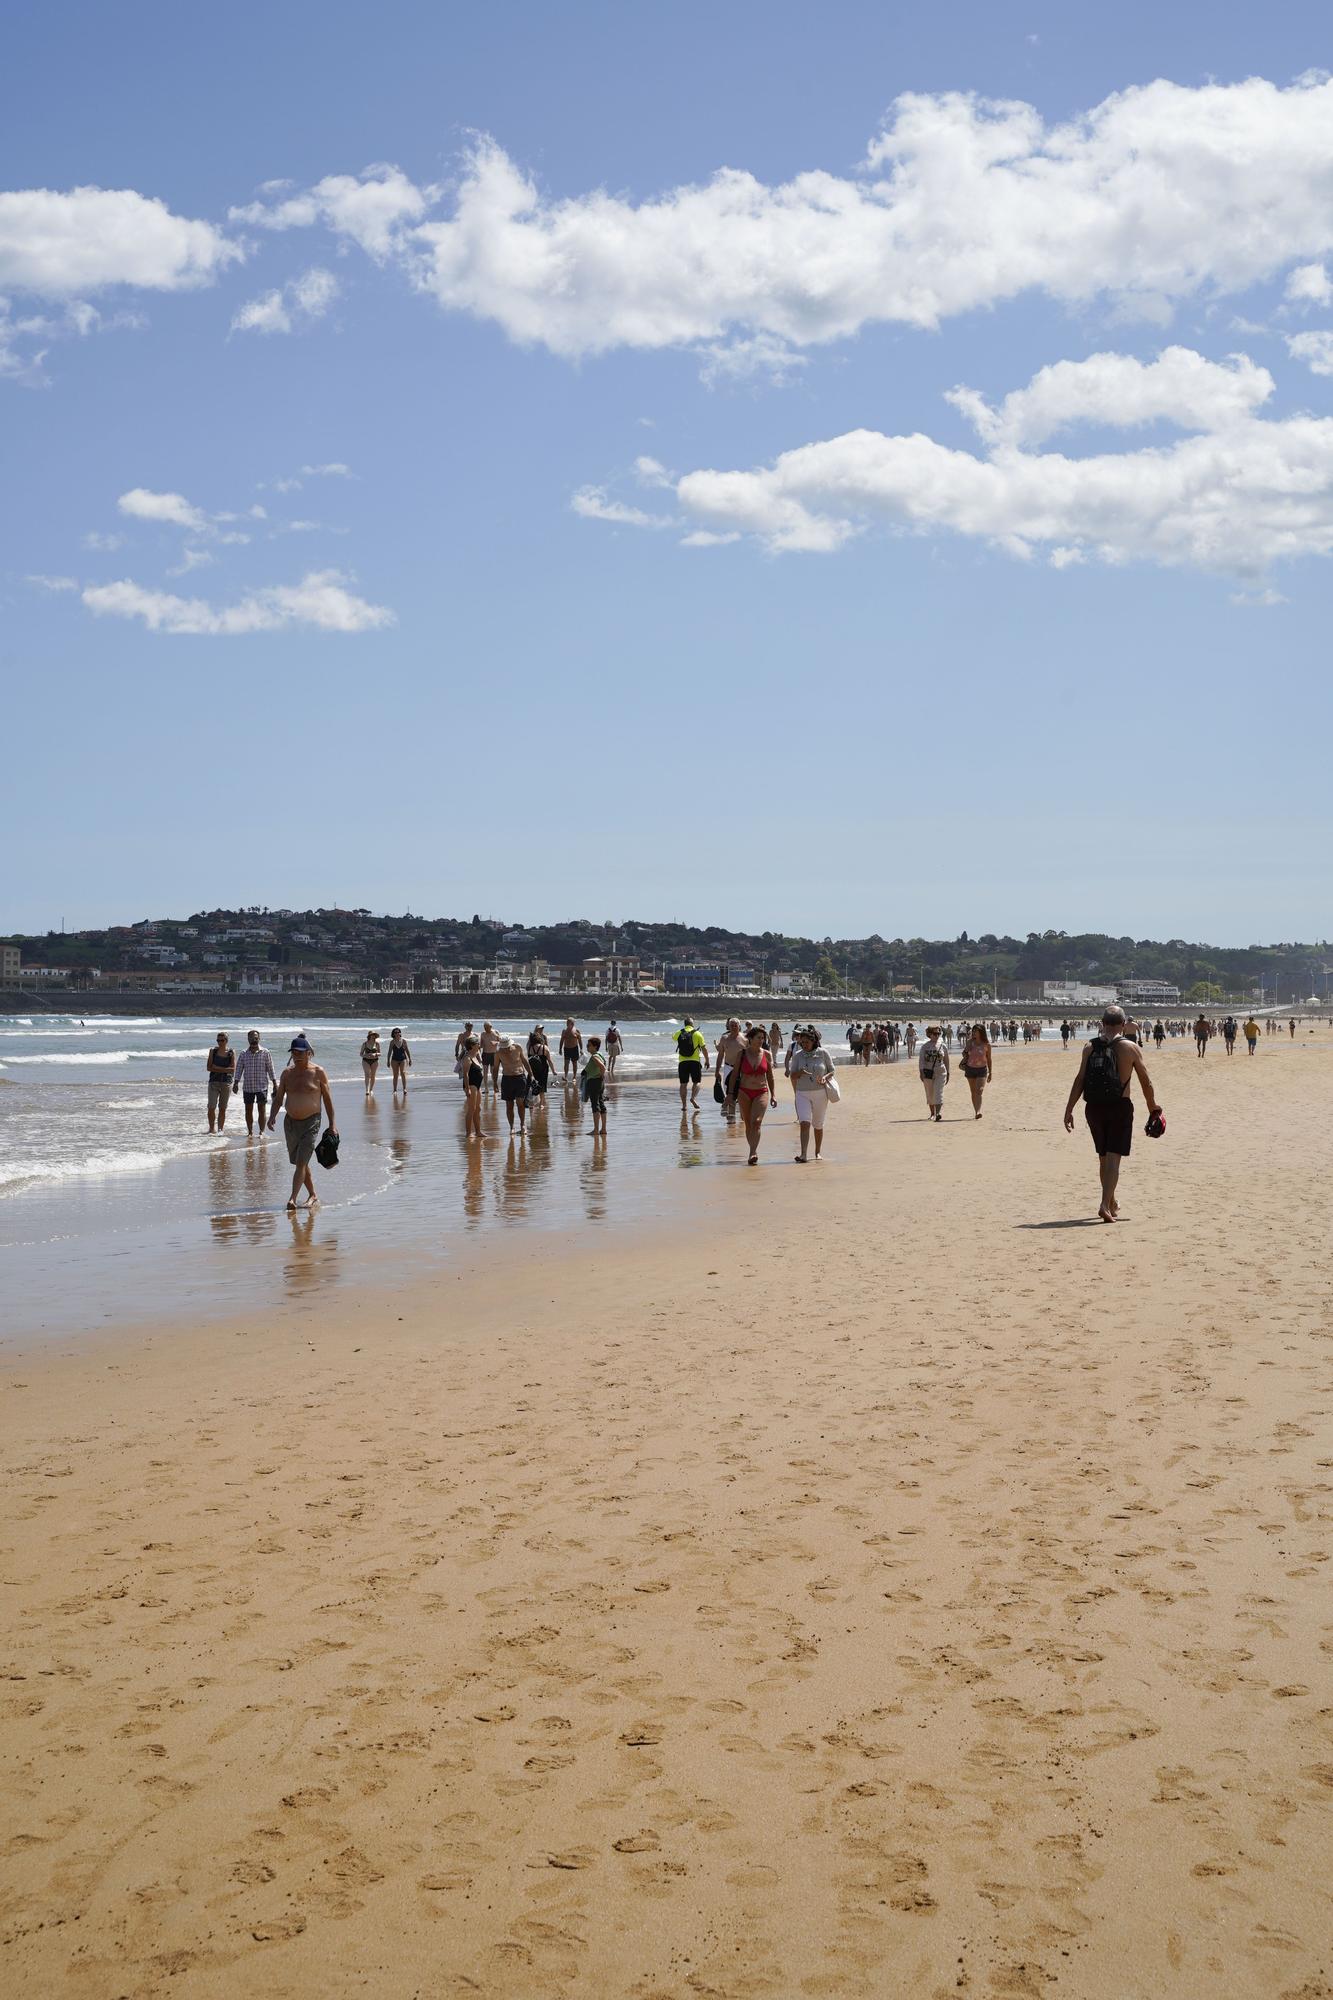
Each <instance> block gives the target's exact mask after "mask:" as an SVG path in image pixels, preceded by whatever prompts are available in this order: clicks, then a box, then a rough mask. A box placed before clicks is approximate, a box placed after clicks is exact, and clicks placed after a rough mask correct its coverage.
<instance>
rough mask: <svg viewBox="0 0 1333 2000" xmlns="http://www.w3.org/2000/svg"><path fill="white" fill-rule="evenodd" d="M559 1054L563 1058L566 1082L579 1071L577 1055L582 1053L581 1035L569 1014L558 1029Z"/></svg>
mask: <svg viewBox="0 0 1333 2000" xmlns="http://www.w3.org/2000/svg"><path fill="white" fill-rule="evenodd" d="M560 1054H561V1056H562V1058H563V1060H564V1065H565V1066H564V1072H563V1080H564V1082H566V1083H568V1082H569V1080H570V1078H571V1077H577V1075H578V1073H579V1057H580V1056H581V1055H582V1054H583V1037H582V1035H581V1034H580V1033H579V1031H578V1029H577V1028H576V1027H575V1026H574V1017H573V1015H572V1014H571V1015H570V1016H569V1018H568V1019H567V1020H566V1022H565V1025H564V1027H563V1028H562V1029H561V1030H560Z"/></svg>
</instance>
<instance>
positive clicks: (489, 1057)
mask: <svg viewBox="0 0 1333 2000" xmlns="http://www.w3.org/2000/svg"><path fill="white" fill-rule="evenodd" d="M481 1066H482V1068H483V1069H494V1068H495V1050H494V1049H489V1050H487V1049H483V1050H482V1052H481Z"/></svg>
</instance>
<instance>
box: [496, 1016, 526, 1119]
mask: <svg viewBox="0 0 1333 2000" xmlns="http://www.w3.org/2000/svg"><path fill="white" fill-rule="evenodd" d="M495 1068H496V1073H497V1075H498V1076H499V1079H500V1098H501V1101H502V1103H503V1104H504V1108H505V1117H506V1118H507V1119H508V1120H509V1130H510V1131H511V1132H512V1131H513V1129H514V1107H515V1106H516V1105H517V1107H518V1129H519V1131H520V1132H525V1131H526V1130H527V1119H528V1087H529V1085H530V1084H531V1083H533V1082H534V1078H533V1074H532V1065H531V1064H530V1063H529V1061H528V1059H527V1057H526V1056H525V1055H524V1053H523V1051H522V1049H521V1048H520V1047H519V1045H518V1043H517V1042H511V1041H510V1039H509V1037H508V1036H507V1035H506V1036H505V1037H504V1039H503V1040H502V1041H501V1042H500V1043H499V1045H498V1046H497V1048H496V1051H495Z"/></svg>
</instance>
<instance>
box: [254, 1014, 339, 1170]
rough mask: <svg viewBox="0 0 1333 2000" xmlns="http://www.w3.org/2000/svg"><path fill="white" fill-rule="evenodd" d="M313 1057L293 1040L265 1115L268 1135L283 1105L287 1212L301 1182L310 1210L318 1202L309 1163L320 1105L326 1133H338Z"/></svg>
mask: <svg viewBox="0 0 1333 2000" xmlns="http://www.w3.org/2000/svg"><path fill="white" fill-rule="evenodd" d="M314 1054H315V1051H314V1050H313V1049H312V1048H311V1046H310V1044H309V1042H308V1041H307V1040H306V1038H305V1036H304V1035H297V1036H296V1037H295V1038H294V1039H293V1042H292V1047H291V1058H292V1059H291V1061H290V1062H289V1063H288V1065H287V1067H286V1069H285V1070H284V1071H283V1072H282V1075H281V1076H280V1077H279V1078H278V1087H277V1089H276V1090H275V1091H274V1093H273V1109H272V1111H271V1113H270V1114H269V1121H268V1129H269V1131H270V1132H271V1131H272V1130H273V1128H274V1126H275V1125H276V1124H277V1122H278V1112H279V1110H280V1108H281V1106H282V1104H283V1103H284V1101H285V1102H286V1106H287V1115H286V1117H285V1118H284V1119H283V1122H282V1136H283V1138H284V1139H285V1140H286V1141H287V1158H288V1159H289V1160H290V1161H291V1163H292V1168H293V1173H292V1191H291V1195H290V1197H289V1199H288V1202H287V1206H288V1208H289V1209H293V1208H295V1207H296V1197H297V1195H298V1194H299V1193H300V1191H301V1184H302V1182H304V1183H305V1188H306V1193H307V1196H308V1205H309V1206H310V1207H311V1208H313V1207H314V1206H315V1204H316V1202H317V1201H318V1200H319V1196H318V1195H317V1194H316V1193H315V1179H314V1175H313V1174H312V1173H311V1171H310V1162H311V1160H312V1159H313V1158H314V1156H315V1145H316V1142H317V1140H318V1138H319V1114H320V1108H321V1106H322V1107H323V1109H324V1110H325V1111H326V1112H327V1113H328V1119H329V1130H330V1132H336V1131H337V1130H338V1125H337V1121H336V1119H335V1118H334V1115H333V1099H332V1097H331V1096H330V1095H329V1079H328V1076H327V1074H326V1072H325V1071H324V1070H322V1069H321V1068H320V1067H319V1064H318V1063H317V1062H315V1061H314V1060H313V1058H314Z"/></svg>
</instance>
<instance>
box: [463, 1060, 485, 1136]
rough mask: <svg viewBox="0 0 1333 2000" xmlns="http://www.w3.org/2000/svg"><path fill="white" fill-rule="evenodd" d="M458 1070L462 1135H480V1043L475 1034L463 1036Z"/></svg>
mask: <svg viewBox="0 0 1333 2000" xmlns="http://www.w3.org/2000/svg"><path fill="white" fill-rule="evenodd" d="M458 1071H459V1075H460V1077H461V1078H462V1083H463V1137H464V1138H465V1139H480V1137H481V1080H482V1076H483V1074H484V1072H483V1070H482V1067H481V1043H480V1042H479V1041H478V1040H477V1038H476V1036H475V1035H468V1036H466V1037H465V1038H464V1041H463V1046H462V1048H461V1050H460V1051H459V1055H458Z"/></svg>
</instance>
